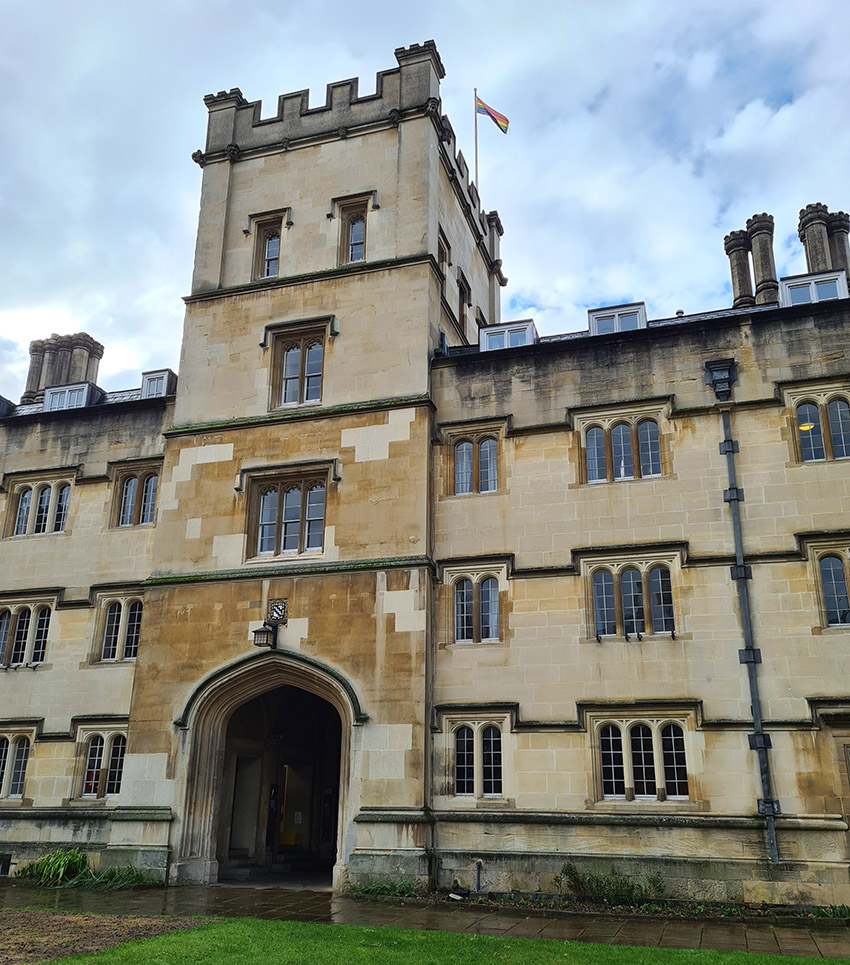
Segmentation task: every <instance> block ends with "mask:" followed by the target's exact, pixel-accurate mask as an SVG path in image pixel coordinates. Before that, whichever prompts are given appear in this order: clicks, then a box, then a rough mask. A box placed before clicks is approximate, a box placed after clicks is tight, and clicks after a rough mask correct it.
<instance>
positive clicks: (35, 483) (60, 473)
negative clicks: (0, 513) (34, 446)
mask: <svg viewBox="0 0 850 965" xmlns="http://www.w3.org/2000/svg"><path fill="white" fill-rule="evenodd" d="M76 473H77V469H76V467H74V469H73V470H69V469H57V470H53V471H49V472H28V473H21V474H15V476H14V478H13V480H12V479H11V478H10V476H6V478H5V479H4V480H3V481H4V484H5V485H6V489H7V491H8V495H7V498H6V505H7V507H8V508H7V512H6V525H5V531H4V536H5V537H6V538H10V539H24V538H29V537H33V536H35V537H37V538H41V537H43V536H59V535H61V534H62V533H64V532H66V531H67V528H68V517H69V516H70V511H71V506H70V500H71V496H72V495H73V491H74V479H75V477H76ZM63 485H67V486H70V487H71V493H70V494H69V496H68V507H67V511H66V514H65V524H64V526H63V527H62V529H61V530H56V531H55V532H54V529H53V526H54V524H55V521H56V504H57V500H58V497H59V490H60V489H61V488H62V486H63ZM46 487H51V488H52V490H53V491H52V492H51V494H50V505H49V507H48V510H47V529H46V530H45V532H43V533H34V532H33V529H34V527H35V516H36V504H37V499H38V493H39V491H40V490H42V489H44V488H46ZM27 489H30V490H32V497H31V502H30V508H29V515H28V518H27V530H26V533H21V534H19V535H18V536H15V535H14V533H15V522H16V519H17V516H18V504H19V502H20V498H21V494H22V493H23V491H24V490H27Z"/></svg>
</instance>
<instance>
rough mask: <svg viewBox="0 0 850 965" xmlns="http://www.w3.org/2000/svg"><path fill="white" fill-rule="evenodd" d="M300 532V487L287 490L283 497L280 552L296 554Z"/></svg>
mask: <svg viewBox="0 0 850 965" xmlns="http://www.w3.org/2000/svg"><path fill="white" fill-rule="evenodd" d="M300 532H301V487H300V486H293V487H292V488H291V489H287V491H286V493H285V494H284V496H283V539H282V540H281V547H280V548H281V552H283V553H297V552H298V547H299V542H300V541H299V534H300Z"/></svg>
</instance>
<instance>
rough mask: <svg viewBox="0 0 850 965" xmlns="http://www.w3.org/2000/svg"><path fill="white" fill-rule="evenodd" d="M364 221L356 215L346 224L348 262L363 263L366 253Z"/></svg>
mask: <svg viewBox="0 0 850 965" xmlns="http://www.w3.org/2000/svg"><path fill="white" fill-rule="evenodd" d="M365 241H366V220H365V219H364V218H363V217H361V216H360V215H358V216H357V217H356V218H352V219H351V221H349V223H348V260H349V261H363V257H364V255H365V253H366V245H365Z"/></svg>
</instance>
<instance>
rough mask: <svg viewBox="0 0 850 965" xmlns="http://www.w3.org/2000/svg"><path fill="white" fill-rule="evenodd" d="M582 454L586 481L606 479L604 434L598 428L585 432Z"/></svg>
mask: <svg viewBox="0 0 850 965" xmlns="http://www.w3.org/2000/svg"><path fill="white" fill-rule="evenodd" d="M584 454H585V458H586V460H587V481H588V482H598V481H599V480H601V479H607V478H608V469H607V467H606V465H605V433H604V432H603V431H602V429H600V428H599V427H598V426H594V427H593V428H592V429H588V430H587V433H586V435H585V437H584Z"/></svg>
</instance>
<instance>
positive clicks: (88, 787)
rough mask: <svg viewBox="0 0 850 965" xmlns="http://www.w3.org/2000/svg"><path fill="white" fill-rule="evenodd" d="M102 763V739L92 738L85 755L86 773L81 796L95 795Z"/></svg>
mask: <svg viewBox="0 0 850 965" xmlns="http://www.w3.org/2000/svg"><path fill="white" fill-rule="evenodd" d="M102 763H103V738H102V737H92V739H91V740H90V741H89V752H88V754H87V755H86V771H85V774H84V775H83V794H91V795H93V794H97V785H98V784H99V783H100V766H101V764H102Z"/></svg>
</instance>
